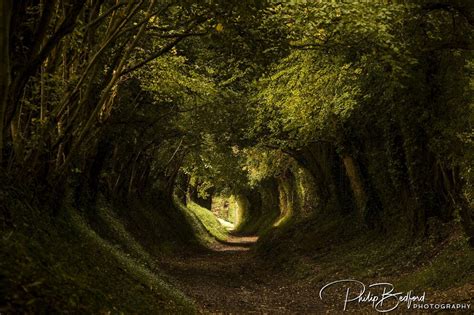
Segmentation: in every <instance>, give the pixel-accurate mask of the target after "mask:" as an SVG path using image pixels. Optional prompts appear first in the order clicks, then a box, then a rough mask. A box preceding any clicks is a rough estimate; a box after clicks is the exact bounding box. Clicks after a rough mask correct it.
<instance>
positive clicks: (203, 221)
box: [175, 199, 228, 243]
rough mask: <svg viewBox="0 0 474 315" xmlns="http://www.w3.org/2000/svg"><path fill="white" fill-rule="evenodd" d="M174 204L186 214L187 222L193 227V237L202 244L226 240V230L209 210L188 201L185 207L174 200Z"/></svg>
mask: <svg viewBox="0 0 474 315" xmlns="http://www.w3.org/2000/svg"><path fill="white" fill-rule="evenodd" d="M175 204H176V205H177V207H179V208H180V209H181V211H183V212H184V213H186V214H187V220H188V221H189V223H190V224H191V225H192V226H193V229H194V231H195V235H197V236H198V238H200V239H201V240H202V241H203V242H204V243H212V242H213V241H215V240H219V241H225V240H226V239H227V236H228V234H227V230H226V229H225V227H224V226H223V225H222V224H220V223H219V221H218V220H217V218H216V216H215V215H214V214H213V213H212V212H211V211H210V210H209V209H206V208H203V207H201V206H200V205H198V204H197V203H194V202H192V201H189V202H188V203H187V205H186V206H185V205H183V204H182V203H181V202H179V201H178V200H177V199H175Z"/></svg>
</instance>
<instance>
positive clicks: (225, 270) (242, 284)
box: [163, 236, 326, 314]
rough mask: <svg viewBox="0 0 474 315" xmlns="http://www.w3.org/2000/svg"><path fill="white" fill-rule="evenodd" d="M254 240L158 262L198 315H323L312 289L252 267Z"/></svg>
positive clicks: (231, 240) (237, 239) (233, 239)
mask: <svg viewBox="0 0 474 315" xmlns="http://www.w3.org/2000/svg"><path fill="white" fill-rule="evenodd" d="M256 240H257V238H256V237H235V236H234V237H230V238H229V240H228V242H226V243H225V244H217V245H215V246H214V247H213V248H212V249H211V250H210V251H208V252H204V253H188V254H183V255H182V256H181V257H174V258H173V259H172V260H168V261H165V262H164V265H163V267H164V269H165V270H166V271H167V273H168V274H169V275H170V276H171V277H172V278H173V279H174V282H175V284H176V285H177V286H178V287H179V288H180V289H181V290H183V291H184V292H185V293H186V294H187V295H189V296H190V297H192V298H194V299H195V300H196V301H197V303H198V304H199V306H200V308H201V310H202V311H203V312H204V313H226V314H228V313H233V314H236V313H237V314H242V313H246V314H248V313H259V314H261V313H267V314H295V313H301V314H322V313H323V314H324V313H325V312H326V310H325V308H324V305H323V304H322V302H321V301H320V300H319V298H318V288H317V287H315V286H312V285H310V284H308V283H306V282H302V281H295V280H291V279H289V278H288V277H285V276H283V275H282V274H275V273H273V272H272V271H271V270H267V269H264V268H263V267H262V266H259V265H258V264H256V263H255V258H254V257H253V256H252V253H251V251H250V250H249V249H250V247H251V246H252V245H253V244H254V243H255V242H256Z"/></svg>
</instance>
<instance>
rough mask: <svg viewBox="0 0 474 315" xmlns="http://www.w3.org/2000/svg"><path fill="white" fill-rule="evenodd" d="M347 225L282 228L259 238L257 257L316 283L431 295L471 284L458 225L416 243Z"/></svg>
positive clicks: (472, 260)
mask: <svg viewBox="0 0 474 315" xmlns="http://www.w3.org/2000/svg"><path fill="white" fill-rule="evenodd" d="M290 223H291V222H290ZM350 224H351V218H346V219H340V218H339V219H337V218H334V219H333V220H331V219H326V220H321V219H320V218H319V219H315V221H311V222H307V223H305V224H297V223H296V224H295V223H291V224H288V225H284V226H282V227H281V228H275V229H273V230H272V231H271V232H270V233H268V235H264V236H263V237H262V239H261V243H260V244H259V247H258V254H259V255H260V256H261V257H262V258H263V259H264V260H266V261H269V262H271V265H272V266H275V268H279V269H280V268H282V269H284V270H287V272H288V273H289V274H291V275H292V276H294V277H295V278H298V279H307V281H311V282H312V283H314V284H315V285H318V284H320V283H327V282H330V281H333V280H340V279H358V280H361V281H366V282H370V281H382V280H383V281H388V282H391V283H393V284H394V285H395V286H396V288H397V289H399V290H404V291H409V290H419V291H420V290H421V291H423V290H426V291H427V292H428V291H429V292H431V293H432V292H443V291H446V290H454V291H456V290H458V291H459V290H462V289H460V288H462V287H463V286H464V285H469V284H472V283H474V250H473V249H472V248H470V247H469V246H468V244H467V240H466V238H465V237H464V234H463V232H462V229H461V228H460V226H458V225H456V223H453V224H452V225H449V226H446V227H444V228H445V229H446V230H447V231H451V233H448V234H447V236H445V237H444V238H441V239H440V238H438V237H437V235H434V236H435V237H434V238H424V239H421V238H419V239H415V240H411V239H409V238H408V237H407V236H406V235H404V234H403V233H399V234H394V235H385V236H383V235H379V234H377V233H376V232H367V231H364V230H361V229H360V228H349V226H350ZM441 234H443V233H441ZM315 267H316V269H315ZM315 270H317V272H315Z"/></svg>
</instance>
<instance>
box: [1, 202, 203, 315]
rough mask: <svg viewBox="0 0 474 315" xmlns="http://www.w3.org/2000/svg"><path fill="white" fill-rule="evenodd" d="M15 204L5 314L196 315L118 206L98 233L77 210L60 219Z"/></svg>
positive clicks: (4, 267) (5, 236)
mask: <svg viewBox="0 0 474 315" xmlns="http://www.w3.org/2000/svg"><path fill="white" fill-rule="evenodd" d="M10 206H11V212H12V214H13V215H14V220H13V222H15V225H16V226H15V227H14V228H4V229H2V230H0V256H1V257H2V259H1V260H0V313H2V312H5V313H12V312H15V313H34V314H36V313H38V314H49V313H81V314H91V313H94V314H110V313H113V314H130V313H132V314H157V313H159V314H176V313H179V314H193V313H195V312H196V306H195V305H194V304H193V302H192V301H191V300H189V299H188V298H187V297H186V296H184V294H182V293H181V292H180V291H179V290H177V289H176V288H174V287H173V286H172V285H170V284H169V283H167V281H166V280H165V279H166V278H165V277H164V276H162V275H161V273H160V270H159V269H158V267H157V266H156V263H155V262H154V261H155V259H154V256H153V255H152V254H150V253H149V252H148V251H147V250H146V249H145V248H144V247H143V246H142V244H141V243H140V242H138V241H137V239H136V238H134V236H133V235H132V234H131V233H129V231H128V230H127V228H126V226H125V224H124V223H123V222H122V221H121V220H120V218H119V216H117V215H116V214H115V213H114V212H113V211H112V210H111V209H110V208H108V207H105V206H104V207H102V208H99V209H98V215H99V217H101V218H102V220H101V221H100V223H98V224H97V223H96V224H94V227H93V226H91V225H90V224H89V223H88V221H87V220H86V219H85V217H84V216H83V215H82V213H81V212H80V211H78V210H77V209H74V208H72V207H66V208H64V209H62V212H61V215H60V217H57V218H55V219H54V220H53V219H51V217H50V216H49V215H48V214H46V213H45V211H44V210H40V209H38V208H36V207H32V206H29V205H28V206H27V205H26V204H24V203H22V202H20V201H16V202H14V203H12V205H10ZM97 226H100V227H101V228H100V229H98V227H97ZM97 230H103V231H105V230H106V231H108V232H107V233H104V232H102V233H100V234H99V233H98V232H97ZM156 241H158V242H159V240H156Z"/></svg>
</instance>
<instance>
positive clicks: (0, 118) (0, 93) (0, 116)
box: [0, 0, 13, 163]
mask: <svg viewBox="0 0 474 315" xmlns="http://www.w3.org/2000/svg"><path fill="white" fill-rule="evenodd" d="M12 10H13V1H12V0H2V1H0V163H1V162H2V158H3V147H4V143H5V134H4V132H5V115H6V111H7V104H8V95H9V87H10V83H11V73H10V22H11V16H12Z"/></svg>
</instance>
